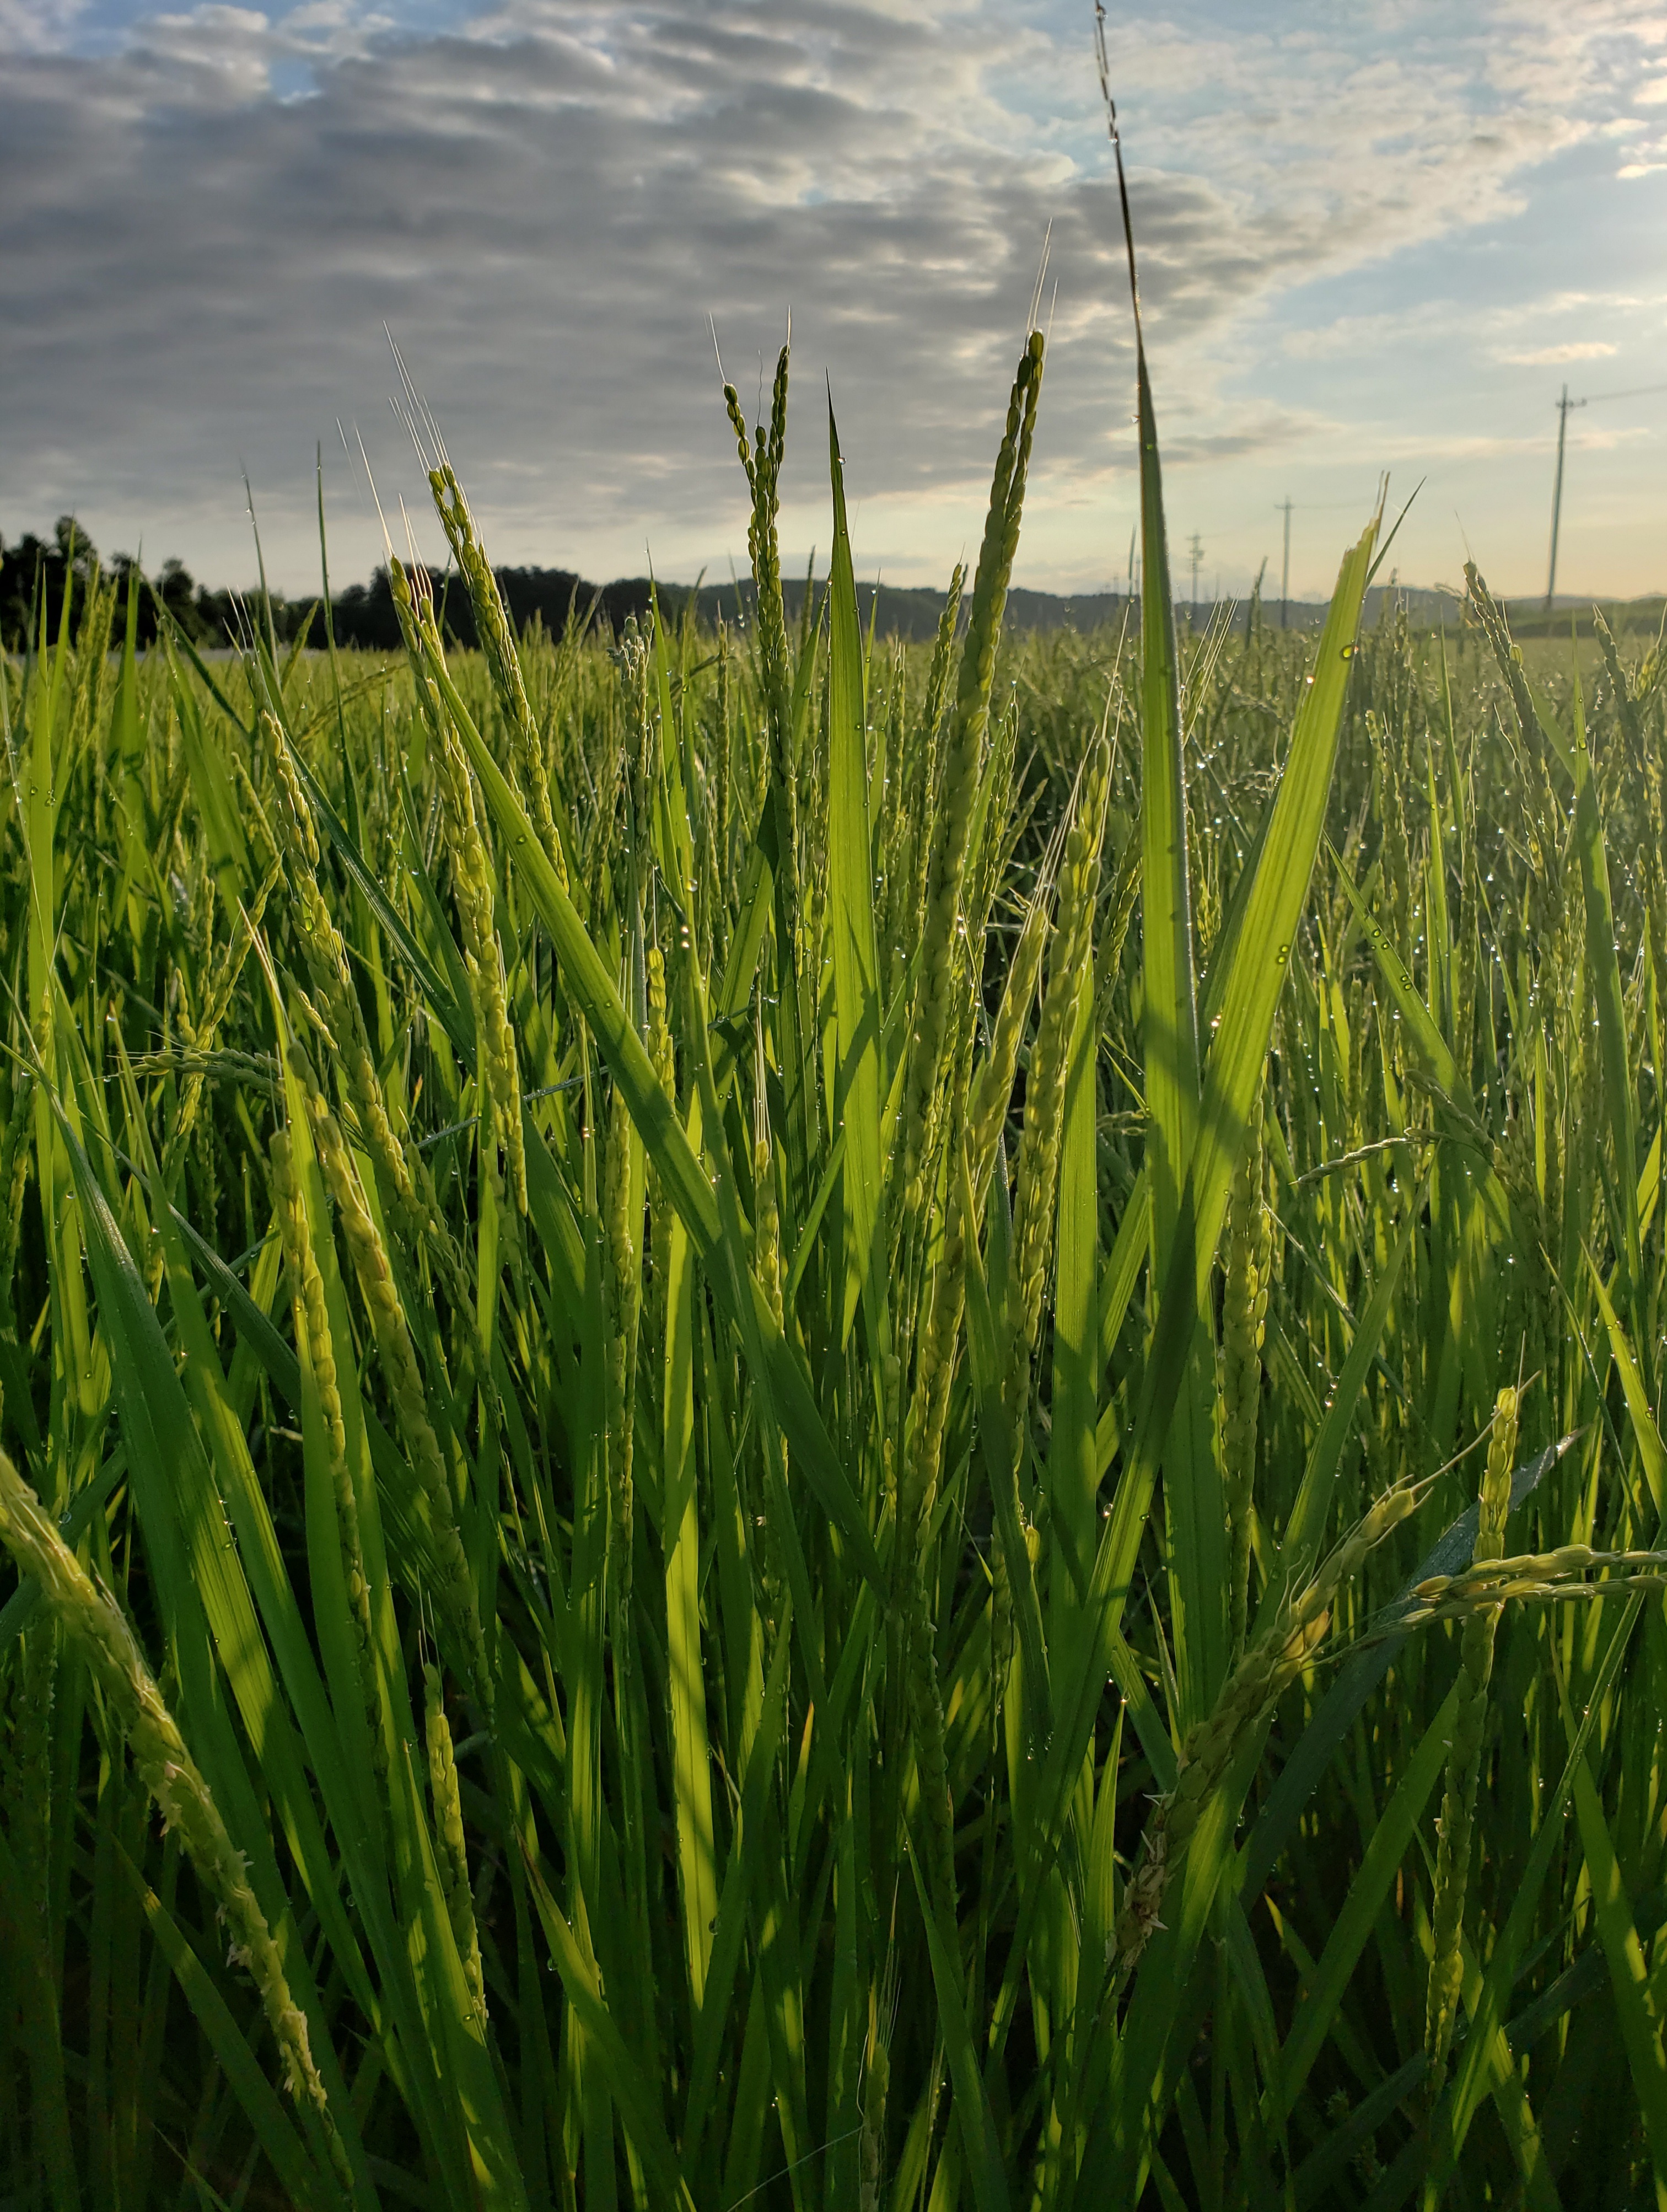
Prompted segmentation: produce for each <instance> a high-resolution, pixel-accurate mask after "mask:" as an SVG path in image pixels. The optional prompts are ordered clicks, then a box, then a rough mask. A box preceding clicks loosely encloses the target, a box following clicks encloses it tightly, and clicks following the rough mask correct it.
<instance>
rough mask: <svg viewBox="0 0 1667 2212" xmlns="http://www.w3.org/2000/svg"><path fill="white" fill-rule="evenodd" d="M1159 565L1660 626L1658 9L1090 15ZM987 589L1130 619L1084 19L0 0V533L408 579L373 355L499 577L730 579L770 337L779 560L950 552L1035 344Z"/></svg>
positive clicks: (550, 6)
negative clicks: (835, 492)
mask: <svg viewBox="0 0 1667 2212" xmlns="http://www.w3.org/2000/svg"><path fill="white" fill-rule="evenodd" d="M1106 30H1107V45H1108V50H1109V57H1110V64H1111V74H1112V90H1113V92H1114V94H1115V96H1116V99H1117V101H1118V116H1119V120H1120V124H1121V127H1122V133H1123V143H1124V154H1125V158H1126V161H1127V163H1128V169H1129V180H1130V191H1131V203H1132V207H1133V215H1134V222H1135V228H1136V234H1137V246H1138V249H1139V254H1140V276H1141V293H1142V301H1143V310H1144V316H1145V329H1146V336H1147V345H1148V354H1149V362H1150V367H1151V371H1152V375H1153V380H1154V387H1155V399H1156V407H1157V416H1158V426H1159V435H1160V440H1161V447H1162V451H1163V458H1164V471H1165V489H1166V497H1167V511H1168V518H1169V529H1170V538H1171V544H1172V550H1173V556H1174V560H1175V564H1176V567H1177V569H1178V571H1179V576H1178V582H1179V588H1180V589H1181V591H1182V592H1188V591H1190V589H1191V562H1190V558H1189V550H1188V549H1189V545H1190V542H1191V539H1192V538H1193V536H1194V533H1196V535H1197V541H1198V544H1199V547H1200V556H1201V557H1200V561H1199V566H1198V577H1199V582H1198V588H1199V592H1200V595H1201V596H1203V597H1205V598H1211V597H1214V596H1215V594H1216V592H1218V591H1219V592H1221V593H1242V592H1245V591H1246V590H1247V589H1248V588H1249V586H1250V585H1251V583H1252V579H1253V578H1254V577H1255V576H1256V574H1257V573H1258V568H1259V567H1260V566H1261V564H1262V563H1263V562H1267V563H1268V568H1267V581H1266V583H1265V584H1264V590H1266V591H1267V592H1269V593H1270V595H1273V594H1276V592H1277V590H1278V587H1279V580H1280V573H1281V560H1282V531H1283V527H1284V516H1283V514H1282V513H1281V512H1280V504H1281V502H1282V501H1286V500H1287V499H1288V500H1289V501H1292V502H1293V505H1292V509H1291V514H1290V532H1291V539H1290V589H1291V592H1292V594H1293V596H1296V597H1310V596H1320V595H1323V594H1324V593H1325V592H1327V591H1328V590H1329V588H1330V586H1331V580H1332V578H1333V576H1334V575H1335V573H1336V568H1337V562H1338V559H1339V557H1340V556H1341V554H1342V551H1343V548H1344V547H1345V545H1346V544H1348V543H1349V541H1350V540H1351V539H1352V538H1354V537H1355V535H1357V534H1358V532H1359V530H1360V528H1361V526H1362V524H1363V523H1364V521H1365V520H1366V518H1367V515H1368V513H1370V511H1371V508H1372V507H1373V502H1374V500H1375V497H1376V492H1377V487H1378V483H1379V477H1380V476H1381V475H1382V473H1383V472H1385V471H1387V472H1388V473H1389V477H1390V501H1391V507H1394V508H1398V507H1399V506H1400V504H1401V502H1402V501H1403V499H1404V498H1405V497H1406V496H1407V495H1409V494H1410V493H1411V492H1412V491H1413V490H1414V489H1415V487H1417V486H1420V485H1421V489H1420V490H1419V492H1418V496H1417V499H1416V501H1415V504H1414V506H1413V508H1412V511H1411V513H1410V514H1409V517H1408V519H1407V520H1406V523H1405V525H1404V526H1403V530H1402V532H1401V536H1400V538H1398V539H1397V544H1396V549H1395V554H1394V556H1393V558H1394V560H1395V562H1397V565H1398V573H1399V574H1400V576H1401V578H1402V580H1403V581H1405V582H1408V583H1415V584H1426V585H1431V584H1438V583H1450V582H1451V581H1452V580H1454V579H1455V578H1456V577H1458V575H1459V574H1460V573H1461V571H1462V568H1463V564H1464V560H1465V558H1466V557H1467V555H1468V556H1472V557H1474V558H1475V559H1476V561H1477V562H1479V564H1480V565H1481V567H1482V570H1483V573H1484V574H1486V575H1487V576H1488V579H1489V581H1490V582H1491V583H1492V584H1493V585H1494V588H1495V589H1496V590H1499V591H1501V592H1506V593H1509V594H1512V595H1526V594H1531V593H1537V592H1543V591H1544V589H1545V580H1546V556H1547V544H1548V538H1549V522H1550V507H1551V492H1552V475H1553V467H1554V463H1555V446H1556V432H1557V413H1556V404H1555V403H1556V401H1557V398H1558V395H1559V393H1560V392H1561V389H1562V387H1563V386H1564V385H1565V384H1567V386H1568V389H1569V392H1570V395H1571V397H1573V398H1587V399H1589V401H1590V404H1589V405H1587V406H1586V407H1585V408H1582V409H1579V410H1575V411H1573V412H1572V413H1571V414H1570V416H1569V418H1568V451H1567V469H1566V477H1565V486H1564V503H1563V524H1562V540H1561V551H1560V557H1559V572H1558V585H1559V589H1560V591H1569V592H1591V593H1594V594H1601V595H1603V596H1611V595H1615V596H1622V595H1632V594H1637V593H1642V592H1649V591H1652V590H1653V591H1660V590H1663V589H1667V392H1661V391H1654V392H1652V391H1650V390H1649V389H1647V387H1651V386H1658V385H1662V384H1667V347H1664V343H1663V341H1664V334H1667V0H1656V4H1653V5H1652V4H1645V0H1470V4H1469V5H1467V6H1466V7H1465V8H1464V9H1458V8H1455V7H1454V6H1453V5H1452V0H1373V4H1372V5H1370V6H1367V5H1365V4H1361V0H1328V4H1324V5H1321V4H1312V0H1281V3H1280V4H1276V3H1275V0H1196V4H1194V0H1186V4H1180V5H1176V6H1173V7H1171V8H1169V9H1167V10H1166V9H1161V8H1158V9H1147V8H1139V9H1130V8H1125V7H1123V6H1120V5H1115V4H1112V0H1108V14H1107V25H1106ZM1045 245H1046V247H1047V270H1046V283H1045V285H1044V288H1043V294H1042V301H1043V304H1042V309H1041V317H1042V320H1043V321H1044V323H1045V324H1046V325H1047V327H1048V331H1049V347H1048V356H1047V368H1046V378H1045V382H1044V386H1043V392H1042V398H1041V410H1040V422H1039V427H1038V431H1037V439H1036V451H1035V459H1034V467H1033V474H1032V482H1031V489H1030V494H1029V497H1028V500H1027V507H1026V513H1025V524H1024V533H1023V538H1022V541H1021V548H1020V552H1019V557H1018V562H1017V565H1016V568H1015V580H1017V581H1019V582H1021V583H1024V584H1027V585H1030V586H1034V587H1038V588H1041V589H1046V590H1053V591H1062V592H1073V591H1088V590H1096V589H1104V588H1107V587H1113V588H1114V587H1116V586H1118V585H1119V584H1120V583H1123V582H1124V581H1126V579H1127V574H1128V563H1129V547H1130V538H1131V530H1132V527H1133V525H1134V520H1135V513H1136V471H1137V448H1136V441H1135V434H1134V427H1133V422H1132V419H1131V417H1132V414H1133V405H1134V390H1133V386H1134V370H1133V325H1132V321H1131V312H1130V297H1129V286H1128V279H1127V275H1126V271H1125V268H1124V261H1123V256H1122V246H1121V238H1120V234H1119V232H1118V226H1117V216H1116V197H1115V185H1114V182H1113V180H1112V168H1111V155H1110V148H1109V144H1108V141H1107V134H1106V118H1105V112H1104V109H1103V107H1102V106H1101V102H1100V88H1099V82H1098V78H1097V76H1096V72H1095V69H1094V46H1093V7H1092V0H1008V4H1005V5H1000V6H997V5H982V4H978V0H960V3H959V4H948V3H947V0H483V4H476V3H475V0H380V4H378V0H298V4H294V5H290V6H284V5H282V4H276V3H275V4H273V5H270V6H269V7H268V8H267V9H265V10H264V11H262V10H260V9H255V8H252V7H243V6H230V5H225V4H218V0H216V4H210V5H203V6H197V7H194V8H187V9H183V10H181V11H179V12H172V13H158V12H155V11H154V10H153V9H151V8H149V6H147V5H145V4H142V0H0V533H3V535H4V536H5V537H6V538H7V539H9V540H13V541H15V539H16V538H17V537H18V536H19V535H20V534H21V532H23V531H24V530H27V529H35V530H44V529H45V527H47V526H50V524H51V523H52V520H53V518H54V517H56V516H57V515H58V514H59V513H69V512H73V513H76V515H77V516H78V517H79V518H80V520H81V521H82V525H83V526H84V527H85V528H86V529H87V530H88V532H89V533H90V534H91V536H92V538H93V539H94V543H95V544H98V545H99V546H100V548H101V549H102V550H104V551H105V552H106V553H109V552H112V551H114V550H118V549H120V550H128V551H132V550H140V551H141V552H142V557H143V559H144V562H145V564H146V566H147V568H153V569H154V568H156V567H158V566H160V564H161V561H162V560H163V559H164V558H166V557H167V556H177V557H179V558H180V559H183V560H184V561H185V563H186V565H187V566H188V567H189V568H191V570H192V571H193V573H194V574H197V576H198V577H199V578H201V579H203V580H208V581H210V582H213V583H215V584H227V583H229V584H237V585H242V584H245V583H246V582H247V581H249V580H250V579H251V578H252V574H253V571H254V556H253V551H252V538H251V533H250V522H249V513H248V507H247V501H246V495H245V491H244V477H245V472H246V473H247V478H248V481H249V483H250V485H251V487H252V492H253V497H254V502H255V507H256V512H257V514H258V520H259V525H260V530H261V537H262V542H263V544H264V550H265V556H266V562H267V568H268V572H269V574H270V576H271V579H272V580H273V582H274V583H275V584H276V585H279V586H282V587H283V588H284V589H286V590H288V591H290V592H306V591H308V590H312V589H316V587H317V580H318V531H317V519H316V504H315V492H314V467H315V454H316V453H317V451H318V447H319V446H320V445H322V447H323V451H324V489H325V498H326V507H327V512H328V515H329V526H330V566H331V580H332V582H333V583H334V584H336V586H338V587H339V586H340V585H341V584H342V582H345V581H347V580H352V579H355V578H363V577H365V576H367V575H368V574H369V573H370V571H371V569H372V568H373V566H374V565H375V563H376V562H377V561H378V560H379V558H380V556H381V551H382V532H381V525H380V524H379V521H378V519H377V511H376V507H375V505H374V504H373V500H372V496H371V493H370V489H369V487H368V484H367V478H366V473H365V470H364V468H363V466H362V465H361V463H360V460H359V445H360V441H361V440H362V444H363V448H364V453H365V454H366V456H367V459H368V463H369V467H370V471H371V472H372V474H373V477H374V481H375V484H376V488H377V489H378V491H379V494H380V497H381V502H382V506H383V508H384V510H385V512H386V513H388V514H389V515H390V517H391V520H392V522H393V526H394V528H395V531H396V532H397V538H398V542H399V543H400V544H401V545H402V547H403V538H404V528H405V526H404V524H403V522H402V521H401V520H400V519H399V503H400V501H402V500H403V501H404V502H405V503H406V507H407V510H408V512H409V515H410V518H411V527H412V530H413V532H414V533H415V543H416V545H417V547H418V549H419V550H421V551H423V552H426V553H427V554H428V555H429V556H433V555H434V554H435V553H436V552H437V551H438V550H439V549H440V547H441V544H442V541H441V539H440V537H439V530H438V527H437V526H436V525H435V524H434V522H433V517H432V514H430V513H428V512H427V508H426V504H425V502H426V490H425V487H424V485H423V482H422V477H421V471H420V469H419V466H418V465H417V461H416V458H415V453H414V451H413V448H412V446H411V443H410V441H409V437H408V436H407V435H406V434H405V433H404V432H403V430H402V428H401V427H400V425H399V423H398V422H397V419H396V417H395V415H394V413H393V411H392V410H391V406H390V404H389V399H390V394H391V392H393V391H394V390H395V389H396V388H397V373H396V371H395V368H394V364H393V360H392V356H391V350H390V348H389V343H388V337H387V335H386V333H387V332H391V333H392V335H393V337H395V338H396V339H397V342H398V344H399V347H400V349H401V351H402V353H403V357H404V360H405V362H406V363H407V365H408V367H409V372H410V374H411V376H412V378H413V380H414V381H415V385H416V386H417V387H418V389H419V390H420V392H421V394H422V396H423V398H425V399H426V400H427V404H429V406H430V407H431V409H432V410H433V414H434V416H435V417H436V418H437V420H438V422H439V427H440V428H441V430H442V432H443V434H444V435H445V438H446V444H447V447H448V448H449V450H450V453H451V454H452V459H453V460H454V462H455V464H456V465H457V467H458V473H459V475H460V476H461V477H462V479H463V481H464V484H465V486H466V488H467V489H468V491H469V494H470V500H471V502H472V504H473V506H474V507H475V509H476V514H477V517H478V520H479V521H480V524H481V527H482V534H483V536H484V538H485V540H486V543H487V545H488V550H489V551H490V553H491V555H492V557H493V558H494V560H495V561H497V562H536V563H541V564H543V565H546V566H550V567H562V568H573V569H577V570H579V572H580V573H582V574H586V575H588V576H591V577H592V578H595V579H597V580H602V579H605V578H608V577H611V576H616V575H624V574H642V573H643V572H644V571H645V570H646V568H648V567H649V565H650V564H651V562H652V567H653V568H654V570H655V572H656V573H657V574H660V575H661V576H664V577H667V578H673V579H679V580H690V579H692V578H693V577H694V575H695V574H696V573H697V572H699V571H700V570H702V569H704V570H705V571H706V574H708V576H709V577H711V578H712V579H714V580H718V579H723V578H725V577H727V576H728V574H730V569H731V567H733V568H737V569H741V568H744V567H745V564H746V519H747V508H746V495H745V486H744V483H743V478H742V476H741V472H740V469H739V466H738V465H737V459H736V456H735V450H734V445H733V441H732V439H731V437H730V432H729V428H728V425H727V422H726V421H725V417H724V408H723V404H722V398H721V395H720V392H719V387H718V370H717V365H716V362H715V360H714V355H713V336H714V332H715V334H716V338H717V343H718V349H719V351H720V352H721V356H722V361H723V366H724V371H725V373H726V374H728V375H729V376H730V378H731V379H732V380H734V381H735V383H736V384H737V386H738V388H739V390H740V392H741V394H742V397H743V403H744V404H746V406H747V408H748V410H749V415H750V414H751V413H753V412H754V411H755V408H756V405H757V404H758V399H759V395H760V390H761V381H762V386H763V389H764V392H765V393H766V394H767V388H768V377H769V374H770V371H771V368H772V367H773V361H774V357H775V354H776V350H777V349H778V347H779V344H780V343H781V341H782V338H783V337H784V335H785V331H786V329H787V326H788V321H789V318H790V316H791V330H792V341H793V345H792V386H791V407H790V416H789V437H788V459H787V465H786V469H785V475H784V507H783V513H782V518H781V538H782V545H783V551H784V558H785V561H786V562H787V563H788V564H789V565H790V566H793V567H801V566H802V565H803V562H804V561H805V559H806V558H807V556H809V552H810V550H811V549H812V548H813V547H814V546H821V548H823V549H824V551H823V559H824V561H825V549H826V546H827V538H828V531H829V525H828V494H827V428H826V408H827V398H828V394H829V392H831V394H832V398H833V403H834V408H835V410H836V412H837V417H838V423H839V431H840V444H841V447H842V449H843V453H844V455H845V460H846V484H847V492H848V496H849V499H850V501H851V507H852V538H853V544H854V549H855V555H856V561H857V565H858V572H859V574H862V575H864V576H873V575H875V574H879V575H880V576H881V577H882V580H891V581H892V582H894V583H896V584H932V583H936V584H942V583H943V581H944V580H946V578H947V575H948V573H949V568H950V567H951V565H952V564H953V562H955V560H956V559H957V558H958V557H961V556H975V555H976V552H977V547H978V541H979V533H980V531H981V528H982V523H983V512H984V505H985V495H986V492H987V488H988V483H989V475H990V469H991V462H992V460H993V458H994V453H995V448H996V446H997V441H998V439H999V436H1000V428H1001V421H1002V416H1003V411H1004V409H1005V404H1006V398H1007V392H1008V387H1009V382H1010V380H1011V376H1012V373H1013V368H1014V366H1015V362H1016V359H1017V356H1018V352H1019V348H1020V345H1021V341H1022V338H1023V335H1024V331H1025V327H1026V319H1027V315H1028V313H1029V310H1030V307H1031V302H1032V300H1033V298H1034V295H1035V292H1036V284H1037V276H1038V272H1039V269H1040V267H1041V264H1042V260H1043V254H1044V249H1045Z"/></svg>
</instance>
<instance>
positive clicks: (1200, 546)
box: [1187, 530, 1204, 629]
mask: <svg viewBox="0 0 1667 2212" xmlns="http://www.w3.org/2000/svg"><path fill="white" fill-rule="evenodd" d="M1187 550H1188V552H1189V553H1190V554H1191V556H1192V623H1193V627H1194V628H1195V629H1196V628H1197V622H1198V564H1199V563H1200V562H1202V561H1203V557H1204V541H1203V538H1200V537H1199V535H1198V533H1197V531H1196V530H1195V531H1194V532H1193V533H1192V537H1191V543H1190V544H1189V545H1188V547H1187Z"/></svg>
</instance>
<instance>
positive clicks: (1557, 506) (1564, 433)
mask: <svg viewBox="0 0 1667 2212" xmlns="http://www.w3.org/2000/svg"><path fill="white" fill-rule="evenodd" d="M1586 404H1587V403H1586V401H1585V400H1584V399H1571V398H1569V396H1568V386H1567V385H1564V386H1563V396H1562V398H1561V399H1560V400H1559V401H1558V402H1557V474H1556V477H1555V481H1554V483H1553V484H1552V488H1551V568H1550V573H1549V574H1548V575H1547V577H1546V580H1545V611H1546V612H1547V614H1549V613H1550V612H1551V599H1552V594H1553V593H1554V592H1555V591H1556V588H1557V525H1558V524H1559V522H1561V520H1562V513H1563V447H1564V445H1565V444H1566V443H1567V439H1568V418H1569V414H1570V411H1571V410H1573V408H1576V407H1584V406H1585V405H1586Z"/></svg>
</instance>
